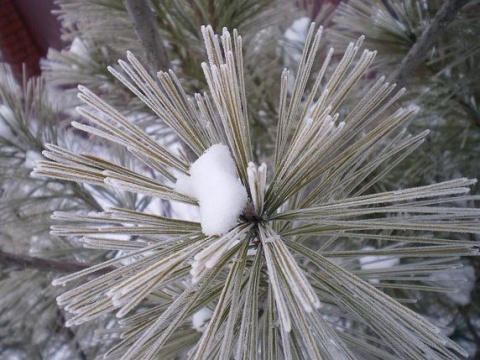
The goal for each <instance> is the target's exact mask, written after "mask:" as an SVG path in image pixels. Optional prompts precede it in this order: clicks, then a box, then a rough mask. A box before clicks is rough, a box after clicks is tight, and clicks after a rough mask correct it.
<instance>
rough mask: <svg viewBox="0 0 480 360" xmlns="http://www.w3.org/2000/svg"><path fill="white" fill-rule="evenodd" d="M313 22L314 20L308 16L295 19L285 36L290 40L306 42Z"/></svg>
mask: <svg viewBox="0 0 480 360" xmlns="http://www.w3.org/2000/svg"><path fill="white" fill-rule="evenodd" d="M311 23H312V20H310V18H308V17H301V18H300V19H297V20H295V21H294V22H293V23H292V25H291V26H290V27H289V28H288V29H287V31H285V34H284V36H285V38H287V39H288V40H290V41H298V42H302V43H304V42H305V39H306V38H307V33H308V29H309V28H310V24H311Z"/></svg>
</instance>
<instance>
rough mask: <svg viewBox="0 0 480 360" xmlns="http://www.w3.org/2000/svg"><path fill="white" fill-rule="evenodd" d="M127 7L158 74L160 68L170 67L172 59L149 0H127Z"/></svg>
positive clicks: (152, 71)
mask: <svg viewBox="0 0 480 360" xmlns="http://www.w3.org/2000/svg"><path fill="white" fill-rule="evenodd" d="M125 8H126V9H127V12H128V15H129V17H130V20H132V22H133V25H134V27H135V31H136V33H137V36H138V38H139V40H140V42H141V44H142V47H143V49H144V50H145V54H146V56H147V62H148V66H149V68H150V72H151V73H152V75H156V73H157V71H159V70H167V69H168V68H170V60H169V58H168V54H167V51H166V49H165V47H164V46H163V42H162V39H161V37H160V32H159V29H158V26H157V22H156V19H155V16H154V13H153V11H152V9H151V8H150V6H149V3H148V0H125Z"/></svg>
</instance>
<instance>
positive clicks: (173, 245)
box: [35, 24, 480, 360]
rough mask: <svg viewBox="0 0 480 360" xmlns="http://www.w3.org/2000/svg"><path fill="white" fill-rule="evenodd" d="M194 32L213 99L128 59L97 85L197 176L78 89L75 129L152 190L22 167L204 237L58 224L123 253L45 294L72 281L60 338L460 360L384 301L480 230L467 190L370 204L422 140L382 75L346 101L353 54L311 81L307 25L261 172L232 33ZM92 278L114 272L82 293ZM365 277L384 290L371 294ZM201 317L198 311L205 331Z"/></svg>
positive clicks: (167, 352) (109, 173)
mask: <svg viewBox="0 0 480 360" xmlns="http://www.w3.org/2000/svg"><path fill="white" fill-rule="evenodd" d="M202 32H203V36H204V40H205V45H206V49H207V54H208V62H207V63H204V64H202V68H203V70H204V73H205V77H206V80H207V83H208V87H209V92H208V93H203V94H195V95H194V96H193V97H189V96H187V95H186V94H185V92H184V91H183V90H182V88H181V86H180V81H179V80H178V79H177V78H176V77H175V75H174V74H173V72H172V71H169V72H159V73H158V79H157V80H158V83H157V82H156V81H155V80H153V79H152V78H151V77H150V76H149V75H148V72H147V71H146V70H145V69H144V68H143V67H142V66H141V64H140V63H139V61H138V60H137V59H136V58H135V57H134V56H133V55H132V54H130V53H128V54H127V60H128V61H122V60H121V61H119V65H120V67H121V69H122V71H119V70H115V69H113V68H111V69H110V71H111V72H112V74H113V75H115V76H116V77H117V78H118V79H119V80H120V81H121V82H122V83H123V84H125V85H126V86H127V87H128V88H129V89H130V90H131V91H133V92H134V93H135V94H136V95H137V96H138V97H139V98H140V99H141V100H142V101H143V102H144V103H145V104H146V105H148V106H149V107H150V108H151V109H152V111H154V112H155V113H156V114H157V115H158V117H159V118H160V119H161V120H162V121H163V122H165V124H167V125H168V126H170V128H171V129H172V130H173V131H175V132H176V134H177V135H178V137H179V139H181V141H183V142H184V143H185V145H186V146H188V147H189V149H190V150H191V151H192V152H193V154H195V155H196V156H197V157H198V160H196V161H195V162H193V164H190V163H189V162H188V161H187V160H186V159H185V157H181V156H179V155H178V154H176V153H173V152H171V151H169V150H168V149H166V148H164V147H162V146H161V145H160V144H158V143H156V142H155V141H154V140H153V139H151V138H150V137H148V136H147V135H146V134H145V133H144V132H143V131H142V130H141V129H140V128H139V127H137V126H136V125H135V124H134V123H132V122H130V121H129V120H128V119H127V118H126V117H125V116H124V115H122V114H121V113H120V112H119V111H117V110H115V109H114V108H113V107H111V106H110V105H108V104H107V103H105V102H104V101H103V100H101V99H100V98H99V97H98V96H96V95H94V94H93V93H92V92H90V91H89V90H88V89H86V88H83V87H80V95H79V98H80V99H81V100H82V101H83V102H84V103H85V104H86V105H87V106H85V107H81V108H79V112H80V113H81V114H82V115H83V116H84V117H85V118H86V119H87V120H88V121H89V123H82V124H81V123H73V124H72V125H73V126H74V127H76V128H79V129H81V130H84V131H86V132H88V133H90V134H93V135H96V136H100V137H103V138H105V139H108V140H110V141H113V142H115V143H117V144H120V145H122V146H124V147H125V148H126V149H127V150H128V151H130V152H131V153H132V154H133V155H134V156H135V157H136V158H138V159H139V160H141V161H142V162H143V163H144V164H145V165H146V166H148V168H149V169H151V172H152V174H155V176H152V177H150V176H147V175H146V174H140V173H138V172H134V171H132V170H130V169H128V168H126V167H124V166H120V165H118V164H114V163H112V162H109V161H107V160H105V159H101V158H99V157H96V156H92V155H88V154H81V155H78V154H75V153H72V152H68V151H66V150H64V149H61V148H59V147H57V146H54V145H48V146H47V150H46V151H44V156H45V157H46V158H47V159H50V161H43V162H40V164H39V165H38V166H37V168H36V169H35V173H36V174H37V175H43V176H49V177H53V178H61V179H65V180H72V181H80V182H86V183H90V184H93V185H96V186H106V187H111V188H115V189H119V190H120V189H121V190H126V191H131V192H136V193H140V194H144V195H147V196H153V197H157V198H161V199H165V200H170V201H177V202H182V203H186V204H191V205H192V206H199V207H200V213H201V221H200V222H195V221H186V220H181V219H176V218H172V217H165V216H160V215H156V214H149V213H144V212H140V211H134V210H130V209H123V208H111V209H107V210H106V211H104V212H100V213H94V214H72V213H68V212H58V213H55V215H54V218H55V219H56V220H58V221H59V222H60V223H59V224H58V225H55V226H54V227H53V229H52V232H53V233H54V234H56V235H64V236H80V237H81V241H82V242H83V243H84V244H85V246H87V247H90V248H98V249H103V250H105V249H106V250H113V251H122V253H121V254H122V256H117V257H115V258H112V259H111V260H108V261H105V262H103V263H101V264H99V265H95V266H92V267H91V268H88V269H86V270H83V271H80V272H78V273H76V274H71V275H67V276H64V277H62V278H58V279H56V280H55V281H54V283H55V284H58V285H65V284H68V283H70V282H72V281H74V280H75V281H76V283H77V284H78V281H79V279H83V281H84V283H83V284H81V285H78V286H77V287H73V288H71V289H69V290H67V291H66V292H64V293H63V294H62V295H60V296H59V297H58V303H59V304H60V305H61V306H63V307H64V308H65V310H66V311H67V312H69V313H71V314H72V315H73V316H72V317H71V318H69V320H68V324H69V325H75V324H80V323H83V322H86V321H89V320H91V319H95V318H97V317H99V316H102V315H103V314H105V313H108V312H115V313H116V315H117V317H118V318H120V320H119V321H120V322H119V326H120V328H119V330H118V332H119V334H118V335H119V337H120V340H119V342H118V344H117V345H115V346H114V347H113V348H112V349H111V350H110V351H109V352H108V353H107V354H105V357H106V358H110V359H167V358H178V357H180V358H189V359H229V358H232V357H235V358H238V359H256V358H262V359H294V358H304V359H307V358H308V359H332V360H338V359H354V358H368V359H420V358H422V359H424V358H429V359H454V358H457V356H458V355H459V354H463V350H462V349H461V348H460V347H459V346H458V345H457V344H455V343H454V342H452V341H450V340H449V339H448V338H446V337H445V336H444V335H442V334H441V333H440V331H439V330H438V329H437V328H436V327H435V326H433V325H432V324H430V323H429V322H428V321H426V320H425V319H423V318H422V317H421V316H419V315H417V314H416V313H415V312H413V311H412V310H410V309H409V308H408V307H407V306H405V305H402V304H401V303H400V302H399V301H398V299H396V298H394V297H392V296H389V295H387V294H385V293H384V292H383V289H384V288H383V287H386V288H387V289H391V288H395V289H398V290H399V291H408V290H410V289H414V288H415V285H413V286H412V287H411V284H412V282H414V284H415V283H416V284H417V285H418V283H422V281H423V279H424V278H423V277H415V276H410V275H415V274H416V273H417V272H419V273H421V274H430V275H434V274H435V273H439V272H441V271H445V270H446V269H449V268H451V266H452V261H454V260H455V259H456V258H458V256H469V255H475V254H476V253H477V252H476V250H475V249H474V247H473V246H474V243H473V242H469V241H459V240H451V234H452V233H478V232H479V227H478V224H477V223H476V221H475V220H476V219H478V217H479V216H480V211H478V210H477V209H468V208H467V209H466V208H459V207H456V206H455V204H456V203H455V201H457V204H458V200H466V199H469V195H467V194H466V193H467V192H468V191H469V187H470V186H471V185H472V184H474V183H475V181H474V180H469V179H463V178H462V179H456V180H451V181H448V182H443V183H439V184H430V185H426V186H423V187H417V188H412V189H403V190H402V191H401V192H396V191H385V192H377V191H376V189H377V188H376V187H375V185H376V184H377V182H378V181H379V180H380V179H381V178H382V177H384V176H385V174H387V173H388V171H389V170H390V169H392V168H393V167H394V166H395V165H396V164H398V163H399V162H400V161H401V160H402V159H403V158H404V157H405V156H407V155H409V154H410V153H411V152H412V151H413V150H414V149H415V148H416V147H418V146H419V145H420V144H421V143H422V142H423V140H424V138H425V136H426V135H427V132H424V133H421V134H418V135H413V136H412V135H409V134H408V133H407V132H406V131H405V130H404V127H405V124H406V122H407V121H408V120H409V119H410V118H411V117H412V116H413V115H414V114H415V113H416V111H417V108H416V107H413V106H412V107H407V108H400V109H397V110H395V109H392V107H393V105H394V104H395V103H396V102H397V100H398V98H399V97H400V96H401V94H402V93H403V90H400V91H398V92H395V91H394V89H395V85H394V84H389V83H387V82H385V78H384V77H381V78H379V79H378V80H376V81H373V83H372V84H371V85H370V87H369V88H367V89H364V88H363V87H362V88H361V89H359V88H358V87H357V86H356V85H358V82H359V80H360V78H361V77H362V75H363V74H364V73H365V71H366V70H367V69H368V67H369V65H370V64H371V63H372V61H373V59H374V57H375V52H373V51H369V50H363V51H361V50H360V49H361V44H362V38H360V39H359V40H358V41H357V42H355V43H351V44H350V45H349V46H348V48H347V50H346V52H345V55H344V56H343V58H342V59H341V60H340V62H339V63H338V65H337V66H336V67H334V68H333V69H332V71H330V70H329V71H327V68H329V66H330V62H331V60H332V54H333V50H331V51H329V52H328V54H327V56H326V59H325V61H324V62H323V65H321V66H320V67H316V69H317V70H315V72H314V73H313V71H312V69H313V68H314V67H313V65H314V60H315V56H316V54H317V50H318V48H319V43H320V38H321V29H320V30H319V31H315V25H314V24H312V26H311V27H310V30H309V32H308V35H307V38H306V40H305V49H304V51H303V54H302V57H301V60H300V64H299V68H298V70H297V71H296V74H298V75H297V76H296V79H294V80H293V79H291V75H290V73H289V72H288V71H287V70H285V71H284V72H283V74H282V76H281V79H280V81H281V90H280V94H279V105H278V112H277V113H278V121H277V124H278V125H277V131H276V138H275V140H274V142H275V150H274V153H273V156H272V159H270V160H269V161H267V163H268V166H267V165H266V164H262V165H260V166H258V165H257V164H255V163H254V159H255V158H257V156H258V154H256V155H257V156H255V157H254V152H253V149H254V148H255V147H254V146H252V141H255V136H252V135H251V134H250V127H249V119H248V114H249V110H248V109H247V105H248V104H247V97H246V91H247V90H246V88H245V81H244V75H243V57H242V56H243V55H242V38H241V37H240V36H239V35H238V34H237V33H236V32H235V31H234V32H233V36H232V35H231V34H230V33H229V32H228V31H227V30H224V31H223V33H222V35H221V36H216V35H215V34H214V32H213V30H212V28H211V27H204V28H203V29H202ZM327 74H329V75H328V76H327ZM309 80H311V81H309ZM292 83H293V84H294V85H293V88H292V89H290V84H292ZM307 84H311V87H307ZM287 88H288V89H287ZM290 90H291V91H290ZM355 91H356V92H358V93H359V94H361V96H360V97H359V99H360V100H358V104H357V105H356V106H355V107H354V109H353V110H352V111H339V110H340V108H341V107H342V106H343V102H344V100H345V99H346V98H347V97H348V96H349V94H350V93H352V92H355ZM267 169H268V171H267ZM99 234H128V235H130V236H132V237H131V240H116V239H115V238H106V237H100V236H98V235H99ZM369 256H371V257H375V258H377V259H382V257H383V259H386V258H388V259H392V260H391V264H392V267H391V268H378V267H372V266H370V267H368V266H366V265H365V264H362V261H364V260H365V259H368V257H369ZM352 258H353V260H354V261H352ZM362 259H363V260H362ZM127 260H128V261H127ZM432 264H436V265H435V266H431V265H432ZM99 269H104V270H105V269H108V270H109V271H107V272H106V273H104V275H101V276H98V277H94V278H92V277H87V276H89V275H91V274H93V273H95V272H97V271H98V270H99ZM412 269H415V270H412ZM372 272H373V273H374V275H375V279H378V280H379V281H375V282H370V281H369V277H370V276H371V275H372ZM429 278H430V280H431V279H432V278H433V277H429ZM384 280H385V281H384ZM430 285H431V281H430V282H429V283H428V284H423V285H422V288H428V286H430ZM321 305H322V306H321ZM205 308H208V309H211V310H209V314H208V317H209V318H210V320H209V321H208V322H206V321H205V320H206V316H204V315H205V314H206V312H205V311H204V310H202V309H205ZM210 311H211V314H210ZM199 314H200V315H202V314H203V315H202V316H200V315H199ZM192 316H193V319H194V329H192V326H191V321H192V320H191V319H192ZM199 317H201V320H202V321H200V320H199ZM197 320H198V321H197ZM200 322H201V323H202V324H200ZM200 326H201V330H200V331H201V333H199V332H198V331H197V330H198V329H200ZM405 344H408V346H405Z"/></svg>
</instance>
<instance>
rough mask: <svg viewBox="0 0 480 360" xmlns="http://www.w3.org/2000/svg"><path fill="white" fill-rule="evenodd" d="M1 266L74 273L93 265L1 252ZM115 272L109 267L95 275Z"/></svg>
mask: <svg viewBox="0 0 480 360" xmlns="http://www.w3.org/2000/svg"><path fill="white" fill-rule="evenodd" d="M0 265H3V266H5V265H6V266H16V267H21V268H31V269H36V270H40V271H53V272H59V273H74V272H77V271H81V270H84V269H87V268H89V267H90V266H91V265H88V264H81V263H78V262H70V261H63V260H52V259H42V258H39V257H35V256H28V255H21V254H13V253H9V252H5V251H2V250H0ZM112 270H114V268H113V267H107V268H105V269H101V270H98V271H96V272H95V274H98V275H101V274H106V273H108V272H110V271H112Z"/></svg>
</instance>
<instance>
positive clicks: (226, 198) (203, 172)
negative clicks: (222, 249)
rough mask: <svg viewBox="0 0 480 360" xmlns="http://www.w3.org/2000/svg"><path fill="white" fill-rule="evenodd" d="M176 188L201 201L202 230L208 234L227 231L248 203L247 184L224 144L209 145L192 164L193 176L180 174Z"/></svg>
mask: <svg viewBox="0 0 480 360" xmlns="http://www.w3.org/2000/svg"><path fill="white" fill-rule="evenodd" d="M175 189H176V190H177V191H178V192H179V193H181V194H184V195H188V196H191V197H193V198H195V199H197V200H198V203H199V205H200V218H201V225H202V232H203V233H204V234H205V235H207V236H213V235H224V234H226V233H227V232H228V230H230V229H231V228H233V227H234V226H235V225H236V224H237V221H238V217H239V216H240V214H241V213H242V212H243V210H244V208H245V205H246V203H247V191H246V189H245V186H243V184H242V183H241V182H240V180H239V179H238V177H237V170H236V167H235V162H234V160H233V158H232V156H231V155H230V151H229V150H228V147H227V146H225V145H223V144H216V145H213V146H211V147H210V148H208V149H207V151H205V153H204V154H203V155H202V156H200V157H199V158H198V159H197V160H196V161H195V162H194V163H193V164H192V166H191V167H190V176H186V175H183V176H179V177H178V179H177V182H176V184H175Z"/></svg>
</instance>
